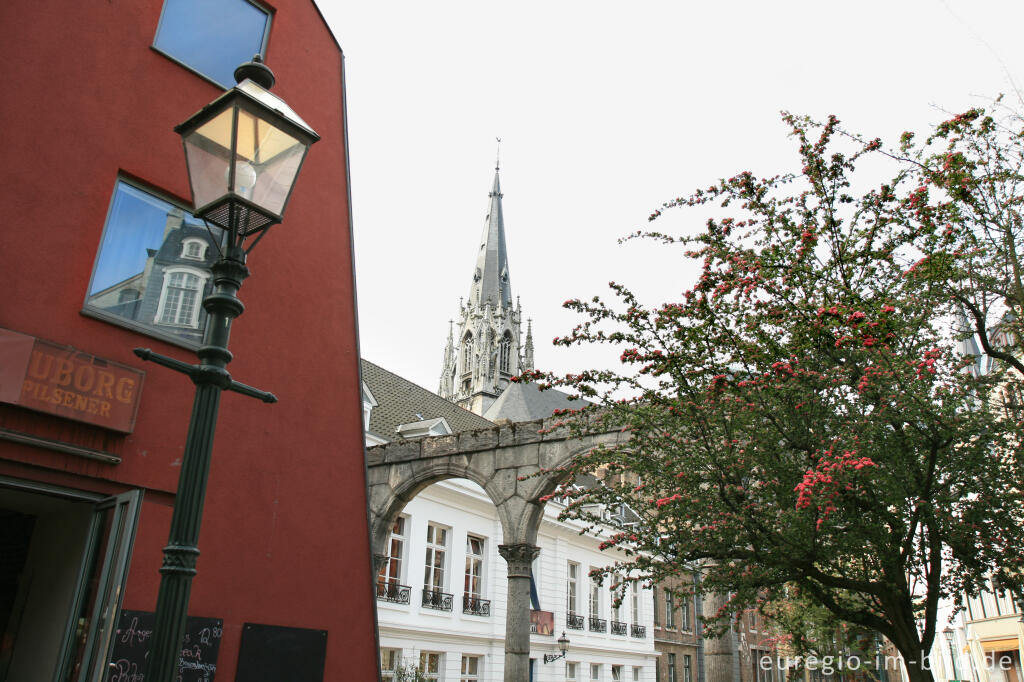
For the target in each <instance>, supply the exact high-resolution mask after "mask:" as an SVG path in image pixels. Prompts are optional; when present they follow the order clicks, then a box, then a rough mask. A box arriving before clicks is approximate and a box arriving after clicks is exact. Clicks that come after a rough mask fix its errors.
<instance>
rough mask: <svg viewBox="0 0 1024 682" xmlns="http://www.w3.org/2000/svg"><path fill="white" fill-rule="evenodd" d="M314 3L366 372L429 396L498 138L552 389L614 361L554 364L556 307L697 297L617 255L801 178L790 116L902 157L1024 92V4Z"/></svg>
mask: <svg viewBox="0 0 1024 682" xmlns="http://www.w3.org/2000/svg"><path fill="white" fill-rule="evenodd" d="M316 1H317V4H318V5H319V7H320V8H321V10H322V11H323V13H324V16H325V17H326V18H327V21H328V23H329V24H330V25H331V27H332V29H333V31H334V34H335V36H336V37H337V39H338V42H339V43H340V44H341V46H342V49H343V51H344V53H345V56H346V73H347V77H348V85H347V87H348V114H349V121H348V126H349V134H350V164H351V170H352V205H353V213H354V229H355V249H356V272H357V286H358V290H359V326H360V342H361V346H362V354H363V357H365V358H366V359H368V360H370V361H372V362H375V363H377V364H379V365H381V366H383V367H385V368H386V369H389V370H391V371H393V372H396V373H398V374H400V375H402V376H404V377H406V378H407V379H409V380H411V381H414V382H416V383H418V384H420V385H422V386H424V387H426V388H428V389H430V390H432V391H436V390H437V385H438V378H439V376H440V372H441V360H442V351H443V348H444V344H445V340H446V338H447V333H448V320H449V319H452V318H454V317H455V315H456V313H457V310H458V301H459V297H460V296H467V295H468V292H469V286H470V283H471V276H472V273H473V268H474V267H475V262H476V261H475V259H476V251H477V247H478V241H477V240H478V239H479V237H480V232H481V230H482V228H483V221H484V216H485V215H486V212H487V206H488V199H487V193H488V191H489V189H490V186H491V180H492V178H493V172H494V156H495V137H500V138H501V139H502V145H501V183H502V191H503V192H504V195H505V197H504V201H503V206H504V215H505V229H506V239H507V244H508V254H509V271H510V275H511V282H512V292H513V295H514V296H518V297H520V299H521V301H522V307H523V316H524V317H530V318H532V319H533V330H534V340H535V343H536V361H537V366H538V368H539V369H554V370H557V371H559V372H566V371H570V370H575V369H581V368H583V367H586V366H593V365H598V364H601V365H605V364H608V363H609V362H610V361H611V360H612V359H614V358H617V357H618V352H612V351H607V350H605V351H589V352H587V353H582V352H580V351H579V350H567V349H564V348H557V349H556V348H554V347H553V346H551V344H550V341H551V338H552V337H554V336H562V335H564V334H566V333H567V332H568V331H569V330H570V329H571V328H572V327H573V326H574V325H575V324H576V323H577V322H579V321H580V320H579V319H578V318H577V316H575V315H574V314H572V313H570V312H569V311H565V310H563V309H562V308H561V303H562V301H564V300H565V299H568V298H575V297H580V298H590V297H591V296H593V295H595V294H600V295H602V296H604V295H605V294H606V293H608V289H607V282H608V281H609V280H615V281H617V282H622V283H624V284H627V285H628V286H630V287H631V288H633V289H634V290H635V291H637V292H638V293H639V294H640V295H641V296H642V297H643V299H644V300H645V301H647V302H650V303H657V302H662V301H671V300H678V298H679V297H680V294H681V292H682V291H683V290H684V289H686V288H687V287H688V285H689V283H690V282H691V281H692V280H691V277H690V272H691V269H690V268H689V267H688V265H687V264H686V263H685V262H684V261H683V260H682V259H681V257H680V256H679V255H678V254H676V253H673V252H671V251H669V250H668V249H666V247H661V246H656V245H653V244H642V243H637V242H633V243H629V244H626V245H618V244H617V243H616V240H617V239H618V237H620V236H622V235H624V234H626V233H628V232H631V231H634V230H636V229H638V228H642V227H645V226H647V221H646V218H647V216H648V214H649V213H650V212H651V211H652V210H654V209H655V208H657V207H658V206H660V204H661V203H662V202H664V201H666V200H668V199H671V198H673V197H675V196H685V195H687V194H689V193H690V192H691V191H692V190H693V189H695V188H697V187H706V186H707V185H709V184H711V183H712V182H714V181H715V180H717V179H718V178H720V177H725V176H731V175H734V174H735V173H737V172H739V171H742V170H750V171H753V172H754V173H755V174H757V175H772V174H775V173H777V172H783V171H789V170H797V169H798V165H797V161H796V155H795V146H794V145H793V142H792V140H789V139H788V138H787V137H786V132H787V129H786V126H784V125H783V124H782V123H781V122H780V120H779V116H778V112H779V111H780V110H783V109H786V110H790V111H793V112H795V113H804V114H809V115H812V116H815V117H819V118H824V117H825V116H826V115H827V114H829V113H835V114H836V115H837V116H839V118H840V119H841V120H842V121H843V122H844V124H845V125H846V127H848V128H850V129H852V130H856V131H859V132H861V133H863V134H864V135H865V136H868V137H875V136H880V137H882V138H883V140H884V141H887V142H895V140H896V138H897V137H898V135H899V133H900V132H902V131H903V130H915V131H918V132H922V133H923V132H925V131H926V130H927V127H928V126H929V125H931V124H934V123H937V122H939V121H940V120H943V119H944V118H945V116H944V114H943V113H941V112H940V111H939V110H938V109H936V107H941V108H942V109H945V110H948V111H956V112H958V111H960V110H963V109H966V108H968V107H970V106H975V105H979V104H984V103H985V102H986V101H987V99H988V98H990V97H993V96H995V95H997V94H999V93H1000V92H1006V93H1011V92H1012V91H1013V88H1014V85H1013V84H1012V83H1011V80H1010V79H1011V77H1012V78H1013V79H1014V80H1015V81H1017V82H1019V83H1024V38H1022V32H1024V0H945V1H938V0H889V2H878V1H876V0H857V1H856V2H835V1H829V0H808V1H800V2H797V1H790V0H780V1H777V2H766V1H764V0H758V1H755V0H736V1H734V2H692V1H691V2H682V1H677V2H643V1H641V0H634V1H633V2H617V3H611V2H602V1H596V0H591V1H589V2H584V1H582V0H548V1H547V2H535V1H533V0H520V1H518V2H509V3H495V2H487V1H486V0H476V1H471V2H470V1H467V2H447V1H444V0H442V1H440V2H423V1H422V0H417V1H406V0H399V1H394V2H375V1H368V0H361V1H359V2H355V1H353V0H316ZM667 215H670V216H671V217H670V218H669V219H668V220H666V219H662V220H659V221H658V222H656V223H654V227H657V228H659V229H663V230H666V231H672V230H673V228H674V227H678V228H680V229H682V228H683V227H685V226H686V225H687V224H693V222H694V221H693V220H692V219H691V220H690V221H689V223H688V222H687V214H686V213H685V212H679V211H676V212H673V213H671V214H667ZM691 218H696V214H693V215H692V216H691ZM697 224H698V225H699V224H700V221H697ZM524 328H525V325H524Z"/></svg>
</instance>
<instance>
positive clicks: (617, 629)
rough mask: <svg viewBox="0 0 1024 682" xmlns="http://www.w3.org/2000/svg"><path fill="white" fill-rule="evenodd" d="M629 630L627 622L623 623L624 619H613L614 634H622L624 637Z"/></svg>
mask: <svg viewBox="0 0 1024 682" xmlns="http://www.w3.org/2000/svg"><path fill="white" fill-rule="evenodd" d="M628 632H629V628H628V627H627V626H626V624H625V623H623V622H622V621H619V620H613V621H612V634H613V635H622V636H623V637H625V636H626V634H627V633H628Z"/></svg>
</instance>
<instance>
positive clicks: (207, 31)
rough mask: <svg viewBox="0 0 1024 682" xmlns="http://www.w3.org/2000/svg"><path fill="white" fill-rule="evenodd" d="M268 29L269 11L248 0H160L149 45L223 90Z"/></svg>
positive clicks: (261, 45)
mask: <svg viewBox="0 0 1024 682" xmlns="http://www.w3.org/2000/svg"><path fill="white" fill-rule="evenodd" d="M269 33H270V12H268V11H267V10H266V9H264V8H263V7H261V6H259V5H258V4H256V3H254V2H249V0H164V8H163V12H161V14H160V23H159V25H158V26H157V29H156V38H155V39H154V40H153V47H154V48H155V49H156V50H157V51H159V52H162V53H163V54H165V55H167V56H168V57H170V58H171V59H173V60H174V61H176V62H179V63H180V64H183V65H184V66H186V67H188V68H189V69H192V70H193V71H195V72H197V73H199V74H200V75H202V76H204V77H206V78H208V79H210V80H211V81H213V82H214V83H216V84H218V85H220V86H221V87H223V88H225V89H227V88H230V87H232V86H233V85H234V84H235V78H234V71H235V67H237V66H238V65H240V64H244V63H245V62H248V61H249V60H251V59H252V57H253V55H256V54H259V55H260V56H264V55H265V54H266V52H265V50H266V45H267V35H268V34H269Z"/></svg>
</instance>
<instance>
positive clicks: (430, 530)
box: [423, 523, 448, 592]
mask: <svg viewBox="0 0 1024 682" xmlns="http://www.w3.org/2000/svg"><path fill="white" fill-rule="evenodd" d="M447 547H448V529H447V528H442V527H441V526H438V525H435V524H433V523H428V524H427V558H426V563H425V568H424V571H423V589H424V590H428V591H434V592H441V591H443V590H444V557H445V553H446V551H447Z"/></svg>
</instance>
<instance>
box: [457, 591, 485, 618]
mask: <svg viewBox="0 0 1024 682" xmlns="http://www.w3.org/2000/svg"><path fill="white" fill-rule="evenodd" d="M462 612H463V613H468V614H469V615H471V616H489V615H491V600H490V599H481V598H480V597H474V596H472V595H469V594H464V595H462Z"/></svg>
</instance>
